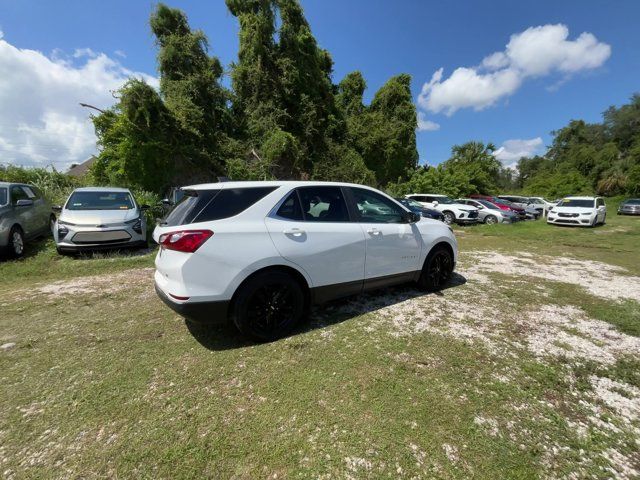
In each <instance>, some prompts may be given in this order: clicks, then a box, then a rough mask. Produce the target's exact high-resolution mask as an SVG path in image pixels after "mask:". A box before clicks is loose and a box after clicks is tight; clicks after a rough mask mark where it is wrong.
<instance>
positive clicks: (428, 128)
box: [418, 112, 440, 132]
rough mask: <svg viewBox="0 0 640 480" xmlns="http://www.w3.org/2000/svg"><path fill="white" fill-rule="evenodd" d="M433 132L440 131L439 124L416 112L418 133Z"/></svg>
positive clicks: (422, 113)
mask: <svg viewBox="0 0 640 480" xmlns="http://www.w3.org/2000/svg"><path fill="white" fill-rule="evenodd" d="M434 130H440V124H438V123H436V122H432V121H431V120H429V119H427V116H426V115H425V114H424V112H418V131H419V132H433V131H434Z"/></svg>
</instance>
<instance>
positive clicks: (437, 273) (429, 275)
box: [418, 247, 453, 292]
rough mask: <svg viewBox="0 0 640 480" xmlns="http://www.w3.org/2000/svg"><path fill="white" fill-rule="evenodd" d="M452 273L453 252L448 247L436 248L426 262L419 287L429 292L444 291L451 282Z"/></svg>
mask: <svg viewBox="0 0 640 480" xmlns="http://www.w3.org/2000/svg"><path fill="white" fill-rule="evenodd" d="M452 273H453V257H452V256H451V252H449V250H448V249H447V248H446V247H436V248H435V249H434V250H432V251H431V253H429V255H428V256H427V259H426V261H425V262H424V267H423V268H422V273H421V274H420V279H419V280H418V285H419V286H420V287H421V288H422V289H424V290H427V291H429V292H435V291H438V290H442V288H444V287H445V286H446V285H447V283H448V282H449V280H451V274H452Z"/></svg>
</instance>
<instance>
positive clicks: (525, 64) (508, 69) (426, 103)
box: [418, 24, 611, 115]
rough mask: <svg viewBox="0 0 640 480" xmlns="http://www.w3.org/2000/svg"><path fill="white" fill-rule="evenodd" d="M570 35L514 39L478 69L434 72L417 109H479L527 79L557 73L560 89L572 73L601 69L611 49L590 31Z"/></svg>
mask: <svg viewBox="0 0 640 480" xmlns="http://www.w3.org/2000/svg"><path fill="white" fill-rule="evenodd" d="M568 37H569V29H568V28H567V27H566V26H565V25H562V24H558V25H543V26H539V27H531V28H528V29H527V30H525V31H524V32H520V33H517V34H515V35H512V36H511V38H510V40H509V43H508V44H507V45H506V47H505V49H504V51H500V52H494V53H492V54H491V55H488V56H486V57H485V58H484V59H483V60H482V62H481V63H480V65H479V66H475V67H459V68H456V69H455V70H454V71H453V73H452V74H451V76H450V77H449V78H446V79H444V80H443V79H442V78H443V69H439V70H437V71H436V72H435V73H434V74H433V76H432V77H431V81H429V82H428V83H425V84H424V86H423V87H422V91H421V92H420V95H419V96H418V105H419V106H420V107H421V108H423V109H425V110H427V111H429V112H433V113H439V112H444V113H446V114H447V115H452V114H453V113H455V112H456V111H457V110H459V109H461V108H473V109H475V110H482V109H484V108H487V107H490V106H492V105H494V104H495V103H496V102H498V101H499V100H501V99H503V98H506V97H508V96H510V95H512V94H513V93H515V92H516V91H517V90H518V88H520V86H521V85H522V83H523V82H524V81H525V80H526V79H528V78H533V77H542V76H547V75H552V74H560V75H562V77H563V78H562V80H561V81H560V82H557V83H556V88H558V87H559V86H560V85H561V84H562V83H564V82H565V81H566V80H568V79H569V78H570V77H571V75H573V74H574V73H576V72H580V71H584V70H591V69H594V68H598V67H600V66H602V65H603V64H604V62H605V61H606V60H607V59H608V58H609V56H610V55H611V47H610V46H609V45H607V44H606V43H602V42H600V41H598V39H597V38H596V37H595V36H594V35H593V34H591V33H587V32H585V33H582V34H580V36H578V38H577V39H575V40H569V39H568Z"/></svg>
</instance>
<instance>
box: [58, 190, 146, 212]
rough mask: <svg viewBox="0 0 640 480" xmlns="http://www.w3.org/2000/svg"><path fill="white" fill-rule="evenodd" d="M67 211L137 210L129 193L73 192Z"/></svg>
mask: <svg viewBox="0 0 640 480" xmlns="http://www.w3.org/2000/svg"><path fill="white" fill-rule="evenodd" d="M66 208H67V210H131V209H133V208H135V204H134V203H133V198H131V194H130V193H129V192H73V193H72V194H71V197H70V198H69V201H68V202H67V206H66Z"/></svg>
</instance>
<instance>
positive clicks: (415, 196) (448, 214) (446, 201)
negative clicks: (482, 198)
mask: <svg viewBox="0 0 640 480" xmlns="http://www.w3.org/2000/svg"><path fill="white" fill-rule="evenodd" d="M405 198H410V199H411V200H415V201H416V202H420V203H421V204H422V205H423V206H424V207H427V208H434V209H436V210H438V211H439V212H442V215H444V222H445V223H446V224H447V225H451V224H452V223H458V224H468V223H478V221H479V220H478V209H477V208H475V207H472V206H470V205H464V204H462V203H457V202H456V201H455V200H452V199H451V198H449V197H447V196H446V195H434V194H432V193H411V194H409V195H405Z"/></svg>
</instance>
